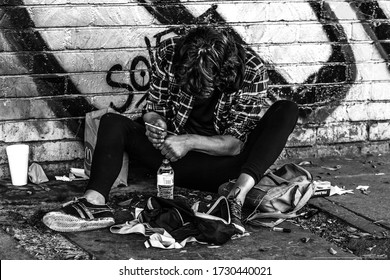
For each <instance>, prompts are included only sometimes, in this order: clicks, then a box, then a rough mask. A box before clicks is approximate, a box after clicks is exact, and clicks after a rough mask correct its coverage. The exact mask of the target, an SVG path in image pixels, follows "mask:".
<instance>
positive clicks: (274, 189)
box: [219, 163, 314, 227]
mask: <svg viewBox="0 0 390 280" xmlns="http://www.w3.org/2000/svg"><path fill="white" fill-rule="evenodd" d="M233 185H234V181H231V182H229V183H225V184H224V185H222V186H221V187H220V190H219V192H220V194H221V193H224V194H226V193H227V192H228V190H229V189H231V188H232V187H233ZM313 194H314V184H313V177H312V175H311V174H310V172H309V171H307V170H306V169H304V168H302V167H301V166H299V165H296V164H294V163H288V164H285V165H283V166H281V167H280V168H277V169H273V170H270V171H268V172H267V173H266V174H265V175H264V176H263V177H262V178H261V179H260V181H259V182H258V183H257V184H256V185H255V186H254V187H253V188H252V189H251V190H250V191H249V192H248V194H247V196H246V199H245V203H244V205H245V207H249V208H251V209H253V211H252V213H251V214H249V216H248V217H247V218H246V219H245V220H244V222H245V223H248V224H251V225H255V226H266V227H274V226H276V225H278V224H280V223H281V222H283V221H284V220H285V219H289V218H294V217H297V211H299V210H300V209H301V208H302V207H303V206H304V205H305V204H306V203H307V202H308V201H309V199H310V198H311V197H312V196H313Z"/></svg>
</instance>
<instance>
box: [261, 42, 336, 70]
mask: <svg viewBox="0 0 390 280" xmlns="http://www.w3.org/2000/svg"><path fill="white" fill-rule="evenodd" d="M254 49H255V50H256V52H257V53H258V54H259V55H260V56H261V58H262V59H265V60H266V61H267V62H270V63H272V64H278V65H280V64H304V63H317V64H318V63H324V62H327V61H328V60H329V57H330V55H331V53H332V47H331V45H330V44H329V43H326V44H325V43H324V44H288V45H264V46H259V47H254Z"/></svg>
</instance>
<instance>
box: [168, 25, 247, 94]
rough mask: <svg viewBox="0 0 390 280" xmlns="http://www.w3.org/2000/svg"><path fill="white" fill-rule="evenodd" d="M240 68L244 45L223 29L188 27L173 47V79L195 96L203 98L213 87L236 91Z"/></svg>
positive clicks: (241, 68) (243, 62) (243, 55)
mask: <svg viewBox="0 0 390 280" xmlns="http://www.w3.org/2000/svg"><path fill="white" fill-rule="evenodd" d="M244 69H245V51H244V48H243V47H242V46H241V44H239V43H238V42H236V40H235V39H234V37H233V35H231V34H230V33H229V32H228V31H227V30H225V29H221V30H217V29H214V28H211V27H197V28H194V29H191V30H190V31H189V32H188V34H187V35H185V36H183V37H182V38H181V39H180V40H179V41H178V44H177V46H176V50H175V57H174V60H173V70H174V73H175V77H176V80H177V81H178V83H179V85H180V86H181V88H182V90H184V91H185V92H186V93H188V94H192V95H194V96H196V97H198V98H207V97H209V96H211V95H212V94H213V92H214V90H218V91H220V92H227V93H230V92H234V91H237V90H238V89H239V86H240V84H241V82H242V80H243V75H244Z"/></svg>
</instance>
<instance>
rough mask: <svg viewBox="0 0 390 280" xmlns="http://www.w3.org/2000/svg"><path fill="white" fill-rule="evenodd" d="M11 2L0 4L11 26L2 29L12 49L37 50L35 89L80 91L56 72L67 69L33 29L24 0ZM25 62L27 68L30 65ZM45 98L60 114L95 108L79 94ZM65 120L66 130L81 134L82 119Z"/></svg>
mask: <svg viewBox="0 0 390 280" xmlns="http://www.w3.org/2000/svg"><path fill="white" fill-rule="evenodd" d="M5 4H8V1H5ZM12 4H14V6H13V7H3V8H1V15H2V18H7V21H6V24H7V26H8V28H9V29H11V31H9V30H4V31H3V33H4V37H5V38H6V40H7V41H8V43H9V44H10V45H12V46H13V48H15V50H17V51H19V52H20V51H21V52H34V53H35V54H36V55H35V56H34V65H33V70H34V71H37V72H38V73H40V74H43V75H40V76H33V80H34V81H36V85H37V90H38V93H39V94H40V95H42V96H48V93H52V94H55V95H64V94H74V95H82V93H81V92H79V90H78V89H77V87H76V86H75V85H74V83H73V82H72V81H71V79H70V78H69V77H67V76H66V75H57V74H58V73H66V71H65V70H64V68H63V67H62V66H61V65H60V63H59V62H58V61H57V59H56V58H55V57H54V55H53V54H50V53H47V52H46V51H48V50H49V48H48V46H47V44H46V42H45V40H44V39H43V38H42V36H41V35H40V34H39V32H37V31H35V30H34V28H35V24H34V22H33V20H32V19H31V17H30V15H29V13H28V11H27V10H26V8H25V7H22V6H20V7H19V5H23V1H20V0H17V1H13V3H12ZM16 56H17V57H18V59H19V60H20V61H21V63H26V62H25V60H24V59H23V56H22V55H18V54H16ZM25 66H26V68H27V69H29V65H25ZM53 81H54V82H53ZM53 88H54V89H55V90H53ZM46 102H47V105H48V107H49V108H50V109H51V110H52V111H53V112H54V114H55V115H56V116H58V117H60V118H64V117H81V116H85V114H86V113H87V112H90V111H92V110H94V109H95V108H94V107H93V106H91V105H90V104H89V103H88V102H87V100H86V99H85V98H84V97H81V96H77V97H67V98H53V99H49V100H47V101H46ZM80 122H81V123H80ZM67 124H68V128H69V130H70V131H71V132H72V133H73V134H74V135H75V136H76V137H80V138H83V135H84V125H83V124H82V121H80V120H72V121H69V122H68V123H67Z"/></svg>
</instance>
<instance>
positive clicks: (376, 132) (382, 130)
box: [369, 122, 390, 141]
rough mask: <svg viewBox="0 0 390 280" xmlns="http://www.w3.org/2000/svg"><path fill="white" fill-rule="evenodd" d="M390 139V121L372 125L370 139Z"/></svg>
mask: <svg viewBox="0 0 390 280" xmlns="http://www.w3.org/2000/svg"><path fill="white" fill-rule="evenodd" d="M389 139H390V123H389V122H383V123H374V124H372V125H371V126H370V130H369V140H370V141H381V140H389Z"/></svg>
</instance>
